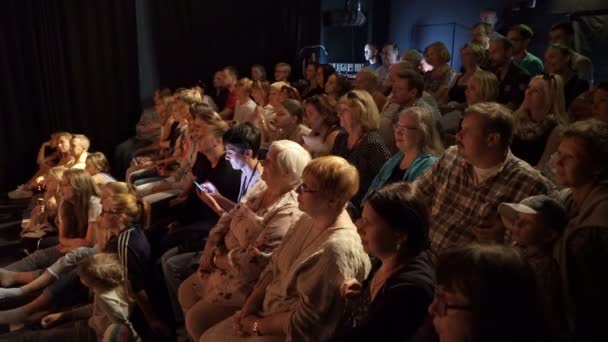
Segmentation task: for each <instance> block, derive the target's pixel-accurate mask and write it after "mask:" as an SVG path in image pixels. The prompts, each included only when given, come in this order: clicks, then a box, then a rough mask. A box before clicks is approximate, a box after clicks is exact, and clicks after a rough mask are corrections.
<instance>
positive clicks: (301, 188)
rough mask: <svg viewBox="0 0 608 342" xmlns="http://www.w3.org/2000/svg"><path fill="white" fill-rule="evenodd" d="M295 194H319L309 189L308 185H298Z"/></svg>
mask: <svg viewBox="0 0 608 342" xmlns="http://www.w3.org/2000/svg"><path fill="white" fill-rule="evenodd" d="M296 192H297V193H299V194H303V193H306V192H308V193H311V194H312V193H315V192H319V190H313V189H311V188H310V187H309V186H308V185H306V183H300V185H298V187H297V188H296Z"/></svg>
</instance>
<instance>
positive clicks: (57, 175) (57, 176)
mask: <svg viewBox="0 0 608 342" xmlns="http://www.w3.org/2000/svg"><path fill="white" fill-rule="evenodd" d="M66 170H68V168H66V167H65V166H56V167H54V168H52V169H50V170H49V172H48V173H47V175H46V178H47V179H48V178H49V177H52V178H53V180H55V182H57V187H56V190H55V193H54V194H52V196H53V197H55V199H59V198H60V197H61V191H59V189H60V188H61V186H60V185H61V179H62V178H63V174H64V173H65V171H66Z"/></svg>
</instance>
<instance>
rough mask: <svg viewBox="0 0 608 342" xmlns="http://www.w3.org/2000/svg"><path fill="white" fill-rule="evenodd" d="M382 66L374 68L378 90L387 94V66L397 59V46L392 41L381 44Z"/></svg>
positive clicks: (388, 90) (388, 76)
mask: <svg viewBox="0 0 608 342" xmlns="http://www.w3.org/2000/svg"><path fill="white" fill-rule="evenodd" d="M380 56H381V57H382V66H381V67H379V68H378V69H376V72H377V73H378V83H380V91H381V92H382V93H384V94H388V93H389V92H390V88H391V80H390V74H389V68H390V67H391V65H393V64H395V63H396V62H397V61H398V60H399V46H397V44H394V43H386V44H384V45H383V46H382V54H381V55H380Z"/></svg>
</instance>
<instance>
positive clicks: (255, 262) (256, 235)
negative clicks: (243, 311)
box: [169, 140, 310, 341]
mask: <svg viewBox="0 0 608 342" xmlns="http://www.w3.org/2000/svg"><path fill="white" fill-rule="evenodd" d="M309 162H310V155H309V154H308V152H307V151H306V150H305V149H304V148H303V147H302V146H300V145H298V144H296V143H295V142H293V141H289V140H279V141H275V142H274V143H272V145H270V150H269V151H268V156H267V158H266V159H265V160H264V162H263V163H264V172H263V173H262V176H261V179H262V181H260V182H258V183H257V184H256V185H254V186H253V187H252V188H251V190H250V191H248V192H247V194H246V196H245V198H244V199H243V200H242V201H241V203H240V204H239V205H238V206H237V207H235V208H234V209H232V210H230V211H229V212H227V213H226V214H224V215H222V218H221V219H220V221H219V222H218V223H217V225H215V227H213V229H212V230H211V231H210V233H209V239H208V240H207V242H206V243H205V248H204V250H203V253H202V256H200V266H199V270H198V272H195V273H194V274H192V275H191V276H190V277H188V278H187V279H186V280H185V281H184V282H182V284H181V285H180V286H179V291H178V292H179V306H177V309H178V310H183V313H184V318H185V323H186V330H187V331H188V335H189V336H190V337H191V338H192V340H193V341H198V340H199V338H200V336H201V335H202V334H203V333H204V332H205V331H206V330H207V329H208V328H210V327H212V326H213V325H215V324H217V323H219V322H221V321H222V320H224V319H226V318H227V317H229V316H230V315H232V314H233V313H234V312H235V311H236V310H238V309H239V308H240V307H241V306H242V305H243V304H244V303H245V300H246V299H247V296H248V295H249V293H250V292H251V290H252V289H253V287H254V285H255V283H256V282H257V280H258V276H259V275H260V273H261V272H262V271H263V270H264V268H265V267H266V265H267V264H268V260H269V259H270V257H271V256H272V253H273V252H274V250H275V249H276V248H277V247H278V246H279V245H280V244H281V241H282V240H283V237H284V236H285V234H286V233H288V232H289V230H290V229H291V227H293V225H294V223H295V222H296V221H297V220H298V219H299V218H300V216H301V215H302V212H301V211H300V210H298V205H297V194H296V192H295V191H294V190H295V188H296V186H297V185H298V184H299V182H300V178H301V177H302V171H303V170H304V167H306V165H307V164H308V163H309ZM194 254H195V253H191V255H190V258H192V257H193V256H194ZM169 262H171V260H169ZM180 306H181V309H180ZM176 316H178V313H176Z"/></svg>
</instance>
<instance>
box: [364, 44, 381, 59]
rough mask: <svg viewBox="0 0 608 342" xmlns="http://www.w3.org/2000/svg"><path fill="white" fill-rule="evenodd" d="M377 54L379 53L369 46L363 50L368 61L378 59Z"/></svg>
mask: <svg viewBox="0 0 608 342" xmlns="http://www.w3.org/2000/svg"><path fill="white" fill-rule="evenodd" d="M377 53H378V51H377V50H376V49H374V48H373V47H371V46H369V45H365V48H363V55H364V56H365V60H366V61H369V60H371V59H372V58H374V57H376V54H377Z"/></svg>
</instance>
